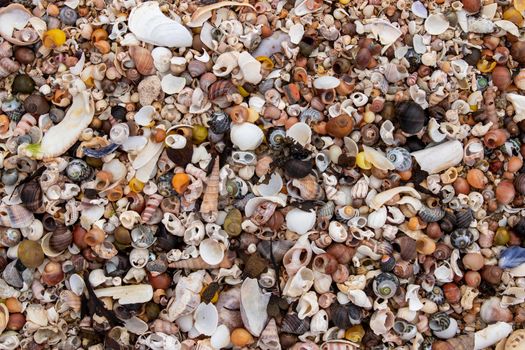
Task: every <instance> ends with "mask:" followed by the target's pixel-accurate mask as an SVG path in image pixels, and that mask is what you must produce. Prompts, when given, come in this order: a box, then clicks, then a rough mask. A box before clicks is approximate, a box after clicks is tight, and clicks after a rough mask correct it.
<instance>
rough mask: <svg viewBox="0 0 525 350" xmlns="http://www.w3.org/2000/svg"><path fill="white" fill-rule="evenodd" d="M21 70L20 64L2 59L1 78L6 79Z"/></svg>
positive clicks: (0, 65) (0, 60) (6, 58)
mask: <svg viewBox="0 0 525 350" xmlns="http://www.w3.org/2000/svg"><path fill="white" fill-rule="evenodd" d="M19 69H20V64H19V63H18V62H15V61H13V60H12V59H10V58H8V57H3V58H1V59H0V78H6V77H8V76H9V75H11V74H12V73H14V72H16V71H18V70H19Z"/></svg>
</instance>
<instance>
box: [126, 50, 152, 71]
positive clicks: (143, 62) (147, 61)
mask: <svg viewBox="0 0 525 350" xmlns="http://www.w3.org/2000/svg"><path fill="white" fill-rule="evenodd" d="M129 55H130V56H131V58H132V59H133V61H134V62H135V67H136V69H137V71H138V72H139V73H140V74H142V75H151V74H154V73H155V66H154V64H153V56H151V52H149V50H148V49H145V48H143V47H140V46H131V47H130V48H129Z"/></svg>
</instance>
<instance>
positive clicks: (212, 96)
mask: <svg viewBox="0 0 525 350" xmlns="http://www.w3.org/2000/svg"><path fill="white" fill-rule="evenodd" d="M236 92H237V88H236V87H235V85H233V83H232V82H231V81H230V80H219V81H216V82H215V83H213V84H212V85H211V86H210V88H209V89H208V99H209V100H210V102H213V103H215V104H216V105H217V106H219V107H221V108H225V107H228V106H229V105H230V104H231V102H230V101H229V100H228V95H231V94H233V93H236Z"/></svg>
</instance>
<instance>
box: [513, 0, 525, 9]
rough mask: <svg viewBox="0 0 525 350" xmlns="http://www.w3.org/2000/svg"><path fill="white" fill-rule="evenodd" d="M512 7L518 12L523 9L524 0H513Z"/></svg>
mask: <svg viewBox="0 0 525 350" xmlns="http://www.w3.org/2000/svg"><path fill="white" fill-rule="evenodd" d="M514 8H515V9H516V10H518V11H519V12H523V11H525V0H514Z"/></svg>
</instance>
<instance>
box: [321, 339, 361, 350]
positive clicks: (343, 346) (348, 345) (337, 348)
mask: <svg viewBox="0 0 525 350" xmlns="http://www.w3.org/2000/svg"><path fill="white" fill-rule="evenodd" d="M357 349H359V345H357V344H356V343H353V342H351V341H348V340H342V339H338V340H328V341H326V342H324V343H323V344H321V347H320V350H357Z"/></svg>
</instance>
